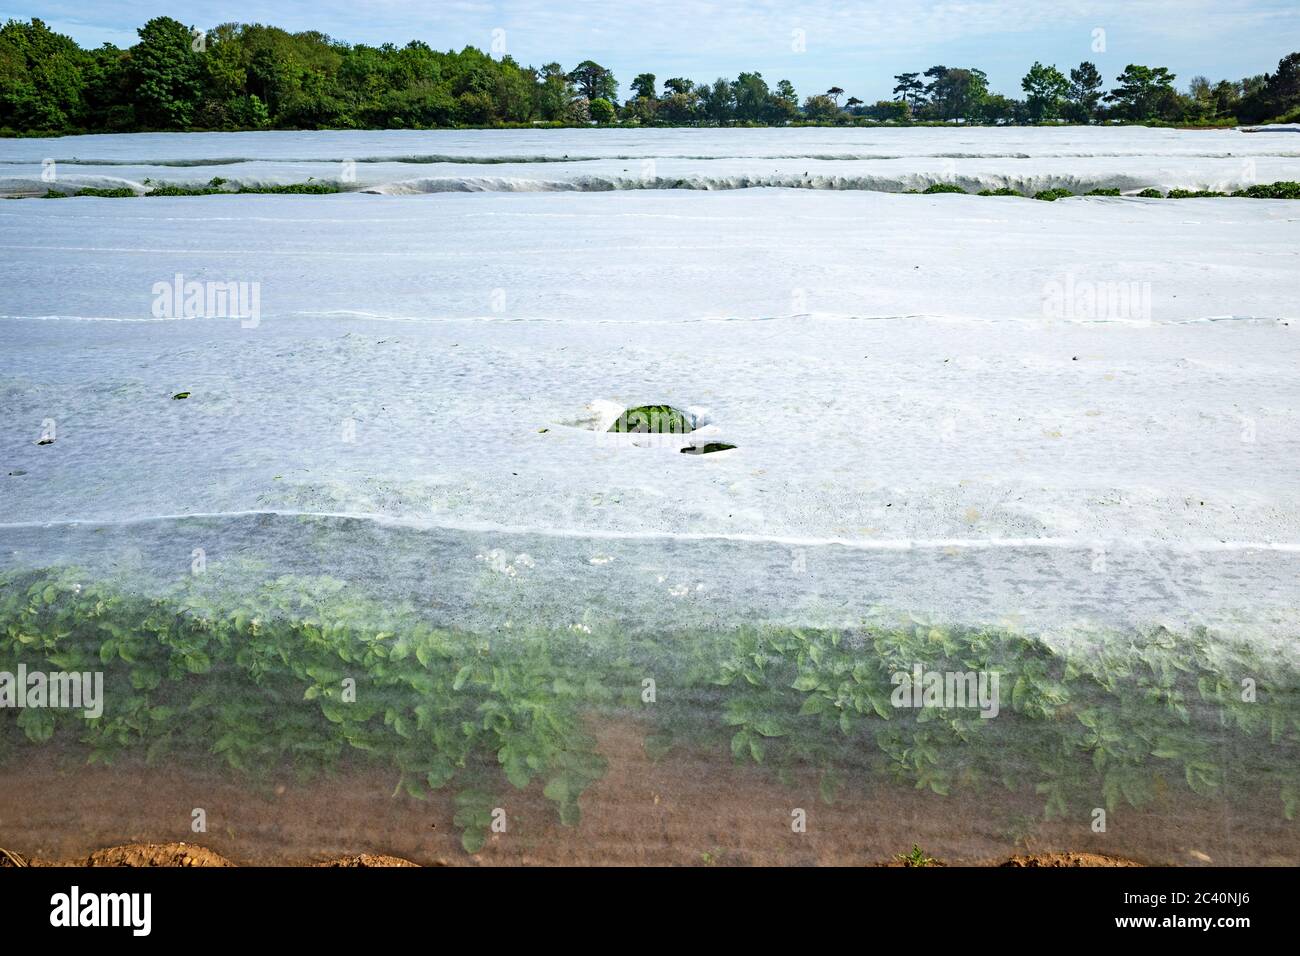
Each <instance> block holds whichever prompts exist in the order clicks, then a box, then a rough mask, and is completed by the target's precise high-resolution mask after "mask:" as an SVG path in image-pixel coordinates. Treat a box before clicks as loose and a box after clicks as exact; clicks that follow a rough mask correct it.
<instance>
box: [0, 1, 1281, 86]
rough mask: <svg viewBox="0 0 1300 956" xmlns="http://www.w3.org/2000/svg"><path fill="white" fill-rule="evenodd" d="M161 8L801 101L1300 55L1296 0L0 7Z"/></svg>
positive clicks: (46, 16)
mask: <svg viewBox="0 0 1300 956" xmlns="http://www.w3.org/2000/svg"><path fill="white" fill-rule="evenodd" d="M163 14H165V15H167V16H172V17H175V18H176V19H178V20H181V21H183V22H185V23H186V24H189V25H193V26H197V27H200V28H202V27H209V26H214V25H216V24H217V23H221V22H226V21H230V20H238V21H244V22H260V23H268V24H273V25H275V26H280V27H284V28H285V29H288V30H292V31H298V30H308V29H311V30H320V31H322V32H324V33H328V34H329V35H330V36H332V37H335V38H336V39H340V40H344V41H347V42H351V43H373V44H378V43H382V42H385V41H392V42H394V43H397V44H399V45H400V44H403V43H405V42H407V41H408V40H411V39H420V40H424V41H425V42H427V43H429V44H430V45H431V46H434V47H436V48H438V49H447V48H456V49H459V48H460V47H462V46H465V45H466V44H472V45H474V46H478V47H481V48H483V49H490V48H491V46H492V42H493V36H494V33H493V31H503V32H500V33H497V34H496V36H497V38H498V41H499V43H500V42H501V41H504V46H505V50H506V52H508V53H509V54H510V55H511V56H513V57H514V58H515V59H516V60H518V61H520V62H521V63H523V64H526V65H527V64H532V65H534V66H540V65H541V64H543V63H545V62H548V61H551V60H558V61H559V62H560V63H562V64H563V65H564V66H565V67H566V68H571V67H572V66H573V65H574V64H575V63H577V62H578V61H579V60H583V59H588V58H590V59H594V60H596V61H597V62H599V63H601V64H603V65H605V66H607V67H609V68H611V69H612V70H614V73H615V75H616V76H617V77H618V79H619V82H620V86H621V88H622V90H623V93H624V95H626V93H627V89H628V83H629V81H630V80H631V79H632V77H633V76H634V75H635V74H637V73H640V72H643V71H648V72H651V73H654V74H656V76H657V77H658V79H659V81H660V82H661V83H662V81H663V80H664V79H665V78H667V77H669V76H687V77H689V78H691V79H693V80H696V81H705V80H712V79H714V78H715V77H717V76H726V77H728V78H730V77H734V76H735V75H736V73H738V72H739V71H741V70H758V71H759V72H761V73H762V74H763V76H764V78H765V79H767V80H768V82H769V83H773V84H775V82H776V81H777V80H778V79H783V78H785V79H789V80H791V81H792V82H793V83H794V84H795V87H796V88H797V89H798V90H799V93H800V95H801V96H806V95H808V94H810V93H816V92H821V91H823V90H825V89H827V88H828V87H830V86H832V85H834V86H840V87H843V88H844V89H845V90H847V91H848V94H849V95H856V96H859V97H861V98H862V99H864V100H868V101H872V100H876V99H882V98H884V99H887V98H889V96H890V91H891V89H892V87H893V81H892V79H891V77H892V75H893V74H895V73H899V72H902V71H904V70H924V69H925V68H926V67H928V66H931V65H933V64H936V63H941V64H944V65H946V66H977V67H980V68H981V69H984V70H985V71H986V72H987V73H988V74H989V78H990V81H991V84H992V86H993V88H994V90H996V91H999V92H1003V93H1008V94H1018V93H1019V85H1020V77H1021V76H1023V75H1024V72H1025V70H1026V69H1027V68H1028V66H1029V65H1030V64H1031V63H1032V62H1033V61H1034V60H1036V59H1038V60H1042V61H1043V62H1045V63H1055V64H1056V65H1057V66H1059V67H1061V68H1062V70H1064V69H1066V68H1068V67H1071V66H1075V65H1077V64H1078V63H1079V62H1080V61H1081V60H1092V61H1093V62H1095V63H1096V64H1097V65H1098V67H1099V68H1100V69H1101V72H1102V75H1103V76H1105V77H1106V79H1107V82H1108V84H1109V82H1110V81H1111V80H1113V79H1114V77H1115V76H1116V75H1117V74H1118V73H1119V72H1120V71H1121V70H1122V69H1123V68H1124V66H1125V65H1126V64H1128V63H1135V62H1136V63H1148V64H1152V65H1161V66H1168V67H1169V68H1170V69H1172V70H1173V72H1174V73H1176V74H1177V75H1178V83H1179V86H1183V85H1184V84H1185V83H1186V81H1187V80H1189V79H1190V78H1191V77H1192V76H1194V75H1196V74H1198V73H1201V74H1205V75H1207V76H1209V77H1210V78H1211V79H1215V80H1217V79H1221V78H1224V77H1228V78H1232V79H1238V78H1240V77H1242V76H1246V75H1249V74H1254V73H1263V72H1268V71H1272V70H1273V69H1274V68H1275V67H1276V65H1277V61H1278V60H1279V59H1280V58H1281V57H1282V56H1284V55H1285V54H1287V53H1290V52H1293V51H1297V50H1300V2H1297V0H1095V2H1094V0H1062V2H1051V0H919V2H911V3H909V2H901V0H900V2H888V0H840V2H830V0H814V2H803V0H788V2H779V3H778V2H771V0H746V2H739V0H501V2H486V0H313V2H311V3H297V2H275V3H269V2H259V0H223V2H196V3H185V2H175V3H169V4H158V3H151V2H146V0H79V2H37V3H14V2H12V0H0V17H3V18H5V19H8V18H10V17H16V18H21V19H27V18H29V17H40V18H41V19H43V20H45V21H46V22H47V23H48V24H50V26H51V27H53V28H54V29H57V30H59V31H60V32H63V33H67V34H69V35H71V36H72V37H74V38H75V39H76V40H77V41H78V42H80V43H82V44H83V45H90V46H97V45H99V44H100V43H103V42H105V41H108V42H112V43H116V44H118V45H119V46H129V45H130V44H131V43H132V42H134V40H135V28H136V27H137V26H139V25H140V24H141V23H143V22H144V21H145V20H147V19H149V18H150V17H153V16H159V15H163ZM1098 30H1100V31H1104V33H1102V34H1097V33H1096V32H1095V31H1098ZM798 31H802V32H798ZM801 41H802V42H801ZM1103 45H1104V50H1100V49H1096V47H1099V46H1103ZM800 47H802V49H801V48H800Z"/></svg>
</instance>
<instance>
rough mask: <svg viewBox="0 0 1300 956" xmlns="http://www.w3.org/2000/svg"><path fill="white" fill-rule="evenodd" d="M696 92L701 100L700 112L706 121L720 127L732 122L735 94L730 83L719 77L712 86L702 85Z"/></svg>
mask: <svg viewBox="0 0 1300 956" xmlns="http://www.w3.org/2000/svg"><path fill="white" fill-rule="evenodd" d="M695 90H696V93H697V94H698V95H699V98H700V110H701V112H703V114H704V116H705V118H706V119H709V120H712V121H713V122H714V123H717V124H718V125H719V126H721V125H723V124H725V123H729V122H731V120H732V118H733V117H734V116H735V93H734V92H733V90H732V88H731V84H730V83H728V82H727V81H726V80H724V79H723V78H722V77H718V78H717V79H716V80H714V81H713V83H712V85H710V84H708V83H701V84H700V85H699V86H697V87H696V88H695Z"/></svg>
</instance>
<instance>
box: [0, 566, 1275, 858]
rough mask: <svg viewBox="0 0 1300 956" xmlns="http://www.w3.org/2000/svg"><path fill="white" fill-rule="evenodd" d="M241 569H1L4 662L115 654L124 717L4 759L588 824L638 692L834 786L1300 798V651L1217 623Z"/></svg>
mask: <svg viewBox="0 0 1300 956" xmlns="http://www.w3.org/2000/svg"><path fill="white" fill-rule="evenodd" d="M219 581H220V575H215V574H208V575H201V576H199V577H196V578H193V579H189V580H187V581H186V582H185V583H183V584H179V585H177V586H176V587H175V588H174V589H172V590H170V591H168V592H167V593H165V594H153V595H145V594H142V593H140V592H139V591H138V590H136V589H134V588H132V587H130V586H128V585H127V584H126V583H125V582H121V581H118V582H107V581H97V580H94V579H92V578H91V577H90V576H88V575H87V574H85V573H84V572H81V571H78V570H76V569H69V568H61V569H47V570H40V571H21V572H20V571H13V572H8V573H6V574H5V575H3V576H0V672H8V673H11V674H13V673H17V671H18V668H19V666H20V665H24V666H25V667H26V669H27V671H28V672H31V671H36V670H40V671H46V672H49V671H64V672H85V671H100V672H102V673H103V674H104V704H103V712H102V715H101V716H99V717H97V718H86V717H85V716H84V715H83V714H82V713H81V711H73V710H55V709H46V708H27V709H21V710H17V711H16V712H15V711H11V710H7V711H5V712H4V713H3V715H0V762H3V761H8V760H13V759H16V758H17V756H18V754H19V752H20V749H21V748H22V747H24V746H29V745H48V744H58V745H60V746H62V747H64V748H67V749H70V750H73V751H77V752H83V753H84V754H85V756H86V757H87V759H89V760H90V761H92V762H111V761H112V760H113V759H114V758H116V757H118V756H119V755H121V754H123V753H126V752H138V753H142V754H143V755H144V756H145V758H146V759H148V760H150V761H159V760H165V759H172V760H189V759H194V758H195V755H203V759H215V760H218V761H220V762H223V763H224V764H226V765H228V766H229V767H231V768H233V769H234V770H236V771H239V772H242V773H247V774H250V775H254V776H257V775H264V774H267V773H270V772H274V771H281V770H284V769H285V768H286V767H292V768H295V769H296V770H298V771H299V772H301V773H303V774H312V773H320V772H328V771H329V770H330V769H331V768H334V767H337V766H339V765H340V763H341V762H345V761H346V762H352V763H355V762H358V761H360V762H365V763H367V764H373V765H374V766H375V767H377V768H381V769H383V770H384V771H386V772H389V773H391V774H392V776H393V780H394V784H395V791H394V792H395V795H396V794H402V793H405V794H408V795H409V796H411V797H415V798H424V797H427V795H428V793H429V792H430V791H431V790H439V789H443V788H449V789H450V790H451V791H453V792H454V793H455V802H456V808H457V809H456V814H455V823H456V825H457V826H458V827H459V828H460V829H461V831H462V834H463V837H462V840H463V844H464V846H465V849H466V850H467V851H469V852H476V851H477V850H478V849H479V848H481V847H482V845H483V843H484V841H485V839H486V837H487V834H488V831H489V827H490V824H491V820H492V808H493V807H495V806H500V805H502V803H503V800H504V795H505V793H506V792H507V791H508V789H509V788H510V787H515V788H524V787H528V786H530V785H532V784H533V783H534V781H540V784H541V786H542V788H543V792H544V794H545V796H546V797H547V798H548V799H549V800H550V801H552V802H553V803H554V805H555V807H556V810H557V812H558V814H559V817H560V819H561V820H562V821H563V822H564V823H566V824H576V823H577V822H578V820H579V815H580V814H579V800H580V797H581V795H582V793H583V791H584V790H585V789H586V788H587V787H589V786H590V785H591V784H592V783H593V782H595V781H596V780H598V779H600V777H601V776H602V774H603V773H604V770H605V766H606V761H605V758H604V757H603V756H602V755H601V754H600V753H599V752H598V749H597V744H596V740H595V738H594V736H593V735H592V734H591V732H590V726H591V725H592V721H593V719H598V718H599V717H600V716H602V715H609V714H611V713H623V714H628V715H632V714H637V715H639V716H640V717H642V718H643V719H644V726H645V728H646V747H647V750H648V752H650V753H651V755H652V756H656V757H657V756H659V755H660V754H662V753H665V752H667V751H669V750H671V749H673V748H675V747H690V748H697V749H698V748H702V749H705V750H712V751H713V752H715V753H718V754H719V756H722V755H724V754H730V758H731V759H733V760H736V761H740V762H745V763H757V764H760V765H763V766H766V767H770V768H772V770H773V771H774V772H775V773H777V774H779V775H781V776H782V777H783V778H788V779H792V778H793V777H794V776H795V775H799V774H806V773H809V772H814V773H817V774H819V778H820V782H821V794H822V797H823V799H825V800H827V801H833V800H835V799H837V798H838V797H839V796H840V794H841V793H844V792H847V793H854V792H857V793H861V792H863V791H864V790H865V789H866V788H869V787H871V786H873V785H875V783H876V782H877V781H880V780H886V779H887V780H895V781H899V782H902V783H905V784H907V785H910V786H913V787H916V788H918V789H923V790H927V791H929V792H932V793H934V794H936V795H940V796H942V795H947V794H950V793H952V792H954V791H955V790H959V789H974V790H977V791H978V790H982V789H984V788H1006V789H1008V790H1010V791H1021V790H1024V789H1025V788H1032V789H1033V790H1034V791H1036V792H1037V794H1038V795H1039V798H1040V799H1041V800H1042V802H1043V807H1044V812H1045V814H1046V815H1047V816H1048V817H1060V816H1066V815H1076V814H1077V815H1078V816H1079V818H1080V819H1086V818H1087V813H1088V812H1089V810H1090V808H1093V807H1096V806H1101V805H1105V806H1106V807H1108V808H1110V809H1112V810H1113V809H1115V808H1116V807H1119V806H1122V805H1129V806H1134V807H1139V806H1142V805H1144V804H1147V803H1149V802H1151V801H1153V800H1157V799H1161V798H1164V799H1174V798H1177V799H1197V798H1198V797H1199V798H1214V799H1222V800H1228V801H1232V802H1242V803H1245V802H1251V803H1253V804H1254V805H1256V806H1260V805H1261V802H1263V801H1266V802H1267V804H1268V805H1270V806H1272V807H1273V808H1274V809H1273V811H1271V812H1277V813H1281V814H1282V815H1284V816H1285V817H1286V818H1287V819H1293V818H1294V816H1295V813H1296V809H1297V805H1298V804H1300V668H1298V667H1297V664H1296V661H1295V660H1294V656H1293V655H1292V656H1288V654H1287V652H1286V651H1285V649H1278V650H1277V651H1276V652H1275V653H1273V654H1272V655H1270V654H1266V653H1264V652H1263V651H1262V650H1259V649H1251V648H1249V647H1247V646H1246V645H1245V644H1244V643H1240V642H1233V641H1230V640H1225V639H1224V638H1222V637H1217V636H1213V635H1211V634H1209V633H1208V632H1206V631H1204V630H1199V629H1198V630H1193V631H1190V632H1188V633H1185V634H1174V633H1171V632H1170V631H1167V630H1165V629H1163V628H1155V629H1152V630H1150V631H1143V632H1134V633H1132V634H1127V635H1117V634H1098V635H1095V639H1092V640H1086V641H1083V640H1075V641H1074V642H1072V643H1071V644H1070V647H1071V648H1072V650H1070V651H1069V652H1068V653H1063V652H1060V651H1059V650H1054V649H1053V648H1052V647H1051V646H1049V644H1048V643H1047V642H1045V641H1043V640H1041V639H1038V638H1034V637H1031V636H1028V635H1024V634H1019V633H1015V632H1012V631H1008V630H1006V629H1001V628H974V627H948V626H939V625H934V624H931V623H928V622H924V621H917V620H911V619H909V620H906V621H902V622H886V621H878V620H873V621H869V622H866V623H863V624H862V625H861V626H860V627H856V628H850V629H842V630H823V629H818V630H806V629H796V628H788V627H761V628H738V629H735V630H730V631H725V632H717V633H705V634H662V635H656V636H645V635H641V636H637V635H631V634H628V633H627V632H624V631H621V630H618V629H614V628H609V629H600V628H596V629H593V630H592V631H591V632H590V633H589V632H588V631H587V629H586V628H582V629H578V630H569V631H543V630H538V631H533V632H529V633H518V632H516V631H507V630H503V631H501V632H499V633H495V634H471V633H465V632H462V631H458V630H456V629H450V628H444V627H438V626H435V625H434V624H433V623H431V622H429V621H428V620H426V619H425V618H424V617H423V616H422V615H421V614H420V613H418V612H417V611H416V609H415V608H414V607H400V606H394V605H392V604H388V603H380V602H377V601H374V600H371V599H369V598H368V597H366V596H365V595H363V594H360V593H358V592H357V591H356V590H355V589H353V588H352V587H350V586H348V585H345V584H344V583H343V582H341V581H338V580H334V579H331V578H327V577H280V578H275V579H271V580H265V581H263V582H262V583H260V584H258V585H257V586H255V587H250V588H244V589H239V590H237V591H232V590H231V589H229V588H228V587H224V586H222V585H221V584H220V583H219ZM234 593H237V594H239V595H241V596H240V597H238V598H235V597H232V594H234ZM917 664H921V665H923V667H924V668H925V669H926V670H927V671H944V672H952V671H959V672H986V673H987V672H993V671H996V672H998V674H999V681H1000V688H1001V692H1000V693H1001V704H1000V711H999V713H998V714H997V716H996V717H994V718H992V719H986V718H983V717H981V716H980V713H979V712H978V711H977V710H972V709H966V708H960V707H950V708H945V707H942V706H927V707H921V708H912V707H898V706H895V702H894V701H893V699H892V696H891V695H892V694H893V693H894V692H895V690H896V687H895V682H894V680H893V677H894V675H896V674H898V673H900V672H901V673H908V672H910V671H911V670H912V668H913V667H914V666H915V665H917ZM647 680H649V681H651V682H652V685H651V684H647ZM1247 685H1249V691H1247V690H1246V689H1245V688H1246V687H1247ZM648 686H653V687H654V691H653V693H650V694H649V695H647V692H646V688H647V687H648ZM15 714H16V716H15Z"/></svg>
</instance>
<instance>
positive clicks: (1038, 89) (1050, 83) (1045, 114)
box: [1020, 61, 1070, 123]
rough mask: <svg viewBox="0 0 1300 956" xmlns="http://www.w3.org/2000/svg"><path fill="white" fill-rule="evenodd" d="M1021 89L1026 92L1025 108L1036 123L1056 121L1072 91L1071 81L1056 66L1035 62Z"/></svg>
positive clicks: (1022, 81)
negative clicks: (1066, 96)
mask: <svg viewBox="0 0 1300 956" xmlns="http://www.w3.org/2000/svg"><path fill="white" fill-rule="evenodd" d="M1020 88H1021V89H1022V90H1024V91H1025V107H1026V109H1028V111H1029V118H1030V120H1031V121H1032V122H1034V123H1041V122H1043V121H1044V120H1053V119H1056V118H1057V117H1058V116H1060V114H1061V104H1062V103H1063V102H1064V100H1065V95H1066V93H1068V92H1069V91H1070V81H1069V80H1067V79H1066V78H1065V74H1064V73H1062V72H1061V71H1060V70H1058V69H1057V68H1056V67H1055V66H1043V64H1041V63H1039V62H1037V61H1035V62H1034V65H1033V66H1031V67H1030V68H1029V72H1028V73H1026V74H1025V77H1024V79H1022V80H1021V81H1020Z"/></svg>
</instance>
